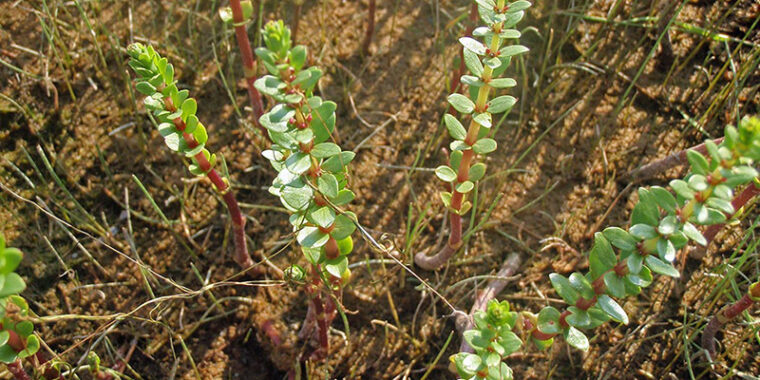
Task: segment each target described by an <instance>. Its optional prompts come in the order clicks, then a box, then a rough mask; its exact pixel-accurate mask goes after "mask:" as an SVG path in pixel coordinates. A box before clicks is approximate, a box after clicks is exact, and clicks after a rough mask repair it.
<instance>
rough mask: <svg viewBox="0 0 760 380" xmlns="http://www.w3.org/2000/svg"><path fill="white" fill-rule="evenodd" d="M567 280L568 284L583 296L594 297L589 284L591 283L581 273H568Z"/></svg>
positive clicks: (592, 289)
mask: <svg viewBox="0 0 760 380" xmlns="http://www.w3.org/2000/svg"><path fill="white" fill-rule="evenodd" d="M568 280H569V281H570V284H571V285H572V286H573V288H574V289H575V290H577V291H578V292H579V293H580V294H581V296H582V297H583V298H585V299H592V298H594V295H595V294H594V288H593V287H592V286H591V283H590V282H589V281H588V279H587V278H586V277H584V276H583V275H582V274H580V273H579V272H574V273H572V274H571V275H570V278H569V279H568Z"/></svg>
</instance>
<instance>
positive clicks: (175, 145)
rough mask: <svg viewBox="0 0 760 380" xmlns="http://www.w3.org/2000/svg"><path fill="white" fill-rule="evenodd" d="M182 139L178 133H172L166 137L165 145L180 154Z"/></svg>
mask: <svg viewBox="0 0 760 380" xmlns="http://www.w3.org/2000/svg"><path fill="white" fill-rule="evenodd" d="M180 141H181V139H180V137H179V134H178V133H172V134H170V135H167V136H164V144H166V146H167V147H169V149H171V150H173V151H175V152H179V144H180Z"/></svg>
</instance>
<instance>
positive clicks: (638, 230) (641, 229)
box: [628, 224, 659, 240]
mask: <svg viewBox="0 0 760 380" xmlns="http://www.w3.org/2000/svg"><path fill="white" fill-rule="evenodd" d="M628 232H630V234H631V235H633V236H635V237H636V238H638V239H640V240H645V239H652V238H655V237H657V236H659V234H658V233H657V230H656V229H655V228H654V227H652V226H650V225H648V224H636V225H633V226H631V228H629V229H628Z"/></svg>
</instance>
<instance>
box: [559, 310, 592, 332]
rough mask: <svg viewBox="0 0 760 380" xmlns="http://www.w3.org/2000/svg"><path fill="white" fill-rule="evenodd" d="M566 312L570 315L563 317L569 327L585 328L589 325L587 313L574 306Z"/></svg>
mask: <svg viewBox="0 0 760 380" xmlns="http://www.w3.org/2000/svg"><path fill="white" fill-rule="evenodd" d="M567 310H568V311H570V314H569V315H568V316H567V317H565V321H566V322H567V324H569V325H570V326H574V327H578V328H587V327H589V326H590V325H591V316H589V315H588V311H586V310H581V309H579V308H577V307H575V306H570V307H568V308H567Z"/></svg>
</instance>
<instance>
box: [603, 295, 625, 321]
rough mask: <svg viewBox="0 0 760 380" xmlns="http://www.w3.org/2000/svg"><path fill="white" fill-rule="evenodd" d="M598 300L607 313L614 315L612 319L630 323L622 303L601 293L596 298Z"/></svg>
mask: <svg viewBox="0 0 760 380" xmlns="http://www.w3.org/2000/svg"><path fill="white" fill-rule="evenodd" d="M596 302H597V304H598V305H599V307H600V308H602V310H604V312H605V313H607V315H609V316H610V317H612V319H614V320H616V321H618V322H622V323H623V324H624V325H627V324H628V314H626V313H625V310H623V308H622V307H620V305H619V304H618V303H617V302H615V300H613V299H612V298H610V297H609V296H608V295H606V294H602V295H600V296H599V297H598V298H597V299H596Z"/></svg>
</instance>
